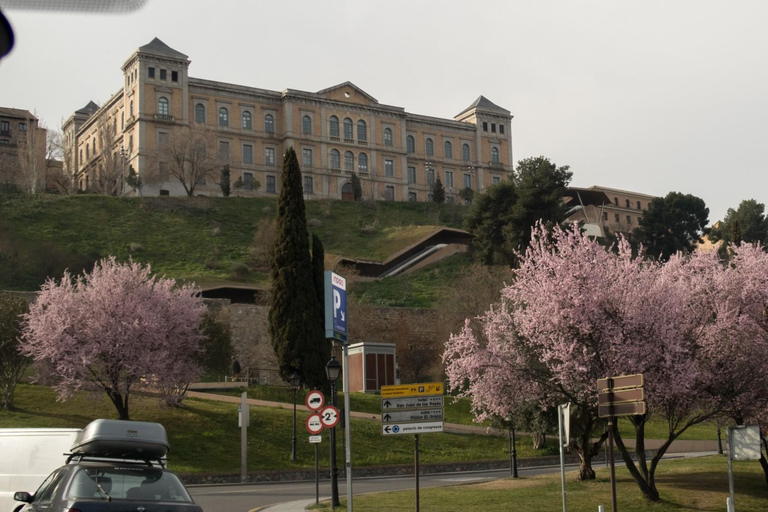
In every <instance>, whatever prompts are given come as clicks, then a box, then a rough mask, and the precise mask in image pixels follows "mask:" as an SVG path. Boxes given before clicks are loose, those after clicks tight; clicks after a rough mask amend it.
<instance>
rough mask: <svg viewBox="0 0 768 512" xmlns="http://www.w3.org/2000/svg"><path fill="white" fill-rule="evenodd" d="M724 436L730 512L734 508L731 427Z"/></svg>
mask: <svg viewBox="0 0 768 512" xmlns="http://www.w3.org/2000/svg"><path fill="white" fill-rule="evenodd" d="M726 435H727V437H726V439H728V487H729V489H730V493H731V503H730V506H729V509H728V512H732V511H733V510H734V509H735V507H736V505H735V504H734V502H733V427H728V430H727V434H726Z"/></svg>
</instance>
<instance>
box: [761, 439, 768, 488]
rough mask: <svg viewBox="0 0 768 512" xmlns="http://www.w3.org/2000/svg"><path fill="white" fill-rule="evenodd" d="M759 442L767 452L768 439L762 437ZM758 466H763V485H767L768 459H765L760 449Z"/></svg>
mask: <svg viewBox="0 0 768 512" xmlns="http://www.w3.org/2000/svg"><path fill="white" fill-rule="evenodd" d="M761 444H762V445H763V447H764V448H765V453H768V441H766V439H765V438H763V439H762V443H761ZM760 466H761V467H762V468H763V473H764V474H765V485H766V486H767V487H768V460H766V459H765V455H763V452H762V451H761V452H760Z"/></svg>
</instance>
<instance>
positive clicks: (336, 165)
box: [331, 149, 341, 170]
mask: <svg viewBox="0 0 768 512" xmlns="http://www.w3.org/2000/svg"><path fill="white" fill-rule="evenodd" d="M331 169H336V170H339V169H341V154H340V153H339V150H338V149H332V150H331Z"/></svg>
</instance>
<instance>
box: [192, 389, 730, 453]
mask: <svg viewBox="0 0 768 512" xmlns="http://www.w3.org/2000/svg"><path fill="white" fill-rule="evenodd" d="M187 396H191V397H195V398H203V399H205V400H218V401H220V402H231V403H238V404H239V403H240V397H239V396H230V395H217V394H215V393H203V392H200V391H188V392H187ZM248 404H250V405H255V406H257V407H276V408H278V409H287V410H293V404H287V403H284V402H270V401H267V400H256V399H252V398H249V399H248ZM296 410H298V411H307V412H309V409H308V408H307V407H306V406H305V405H299V404H296ZM349 415H350V416H351V417H352V418H358V419H363V420H370V421H381V415H380V414H372V413H368V412H355V411H350V412H349ZM444 428H445V431H446V432H449V433H451V434H476V435H481V436H499V437H502V436H506V435H507V431H506V430H499V429H493V428H486V427H480V426H477V425H461V424H458V423H446V424H445V427H444ZM518 434H519V435H521V436H525V435H528V433H526V432H518ZM624 443H625V444H626V445H627V447H628V448H634V447H635V440H634V439H625V440H624ZM662 444H664V440H662V439H646V440H645V449H646V450H656V449H658V448H659V447H660V446H661V445H662ZM715 450H717V441H716V440H714V439H713V440H702V441H686V440H680V439H678V440H676V441H675V442H673V443H672V446H670V447H669V450H667V451H668V452H669V453H688V452H705V451H715Z"/></svg>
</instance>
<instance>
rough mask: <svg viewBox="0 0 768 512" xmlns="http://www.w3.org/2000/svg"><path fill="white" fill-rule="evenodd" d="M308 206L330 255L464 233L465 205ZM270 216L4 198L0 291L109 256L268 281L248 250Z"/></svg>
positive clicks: (106, 200) (234, 203)
mask: <svg viewBox="0 0 768 512" xmlns="http://www.w3.org/2000/svg"><path fill="white" fill-rule="evenodd" d="M306 205H307V219H308V225H309V229H310V231H313V232H316V233H317V234H318V235H319V236H320V238H321V240H322V241H323V244H324V246H325V250H326V253H327V254H329V255H344V256H348V257H352V258H361V259H371V260H383V259H385V258H386V257H388V256H390V255H391V254H392V253H394V252H396V251H398V250H400V249H403V248H404V247H406V246H408V245H409V244H411V243H412V242H414V241H416V240H418V239H420V238H422V237H423V236H424V235H426V234H427V233H429V232H430V231H431V230H432V229H434V226H436V225H443V226H451V227H460V226H461V222H462V215H463V213H464V207H462V206H454V205H443V206H442V207H440V208H438V207H437V206H436V205H434V204H429V203H395V202H362V203H345V202H341V201H307V203H306ZM275 210H276V198H275V197H265V198H256V199H254V198H236V197H230V198H205V197H196V198H186V197H153V198H134V199H128V198H115V197H102V196H90V195H77V196H71V197H66V196H53V195H40V196H0V289H12V290H35V289H37V288H38V287H39V286H40V284H41V283H42V282H43V281H44V280H45V278H46V277H47V276H55V277H60V276H61V274H62V272H63V270H64V269H65V268H69V269H73V270H75V271H79V270H80V269H82V268H84V267H87V266H88V265H89V264H91V263H92V262H93V261H94V260H96V259H98V258H100V257H104V256H107V255H111V254H113V255H116V256H117V257H118V258H120V259H127V258H128V257H132V258H134V259H135V260H138V261H141V262H143V263H149V264H151V265H152V268H153V270H154V271H155V272H158V273H160V274H166V275H168V276H171V277H174V278H176V279H186V280H195V281H198V282H201V281H222V280H231V279H237V280H242V281H245V282H249V283H256V284H258V283H266V281H267V274H266V268H264V267H263V265H261V267H260V266H259V263H258V261H255V260H254V258H253V257H252V256H251V254H250V250H251V247H253V246H254V235H255V233H256V232H257V229H258V227H259V225H260V222H261V221H263V220H265V219H267V220H268V219H270V218H273V216H274V214H275ZM262 241H263V239H262ZM255 245H256V246H257V247H258V246H259V245H261V246H262V247H263V245H264V244H263V243H261V244H259V241H257V242H256V244H255Z"/></svg>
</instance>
